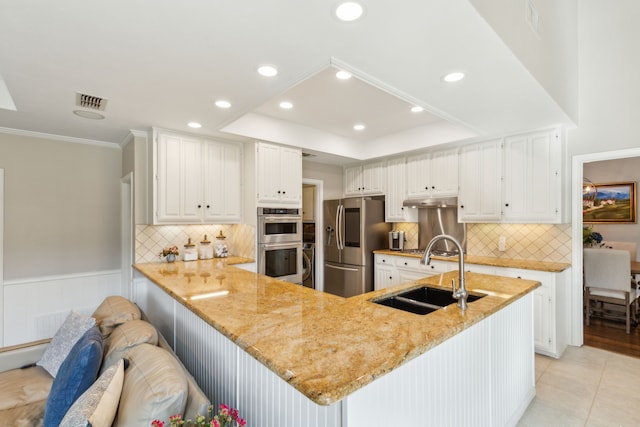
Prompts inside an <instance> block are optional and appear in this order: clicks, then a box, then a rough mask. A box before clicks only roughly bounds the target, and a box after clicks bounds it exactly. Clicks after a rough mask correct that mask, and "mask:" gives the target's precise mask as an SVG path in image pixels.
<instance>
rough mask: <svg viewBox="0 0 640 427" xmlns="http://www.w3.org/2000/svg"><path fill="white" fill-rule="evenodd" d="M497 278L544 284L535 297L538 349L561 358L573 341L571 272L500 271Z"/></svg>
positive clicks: (535, 340)
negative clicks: (504, 277) (569, 343)
mask: <svg viewBox="0 0 640 427" xmlns="http://www.w3.org/2000/svg"><path fill="white" fill-rule="evenodd" d="M496 275H498V276H506V277H514V278H521V279H528V280H537V281H538V282H540V283H541V284H542V286H540V287H539V288H536V290H535V291H534V293H533V296H534V314H533V318H534V345H535V350H536V352H537V353H541V354H544V355H547V356H551V357H555V358H559V357H560V356H562V353H563V352H564V350H565V349H566V347H567V343H568V340H569V333H570V331H569V327H570V324H569V313H570V311H571V308H570V301H569V298H570V295H569V290H570V289H569V288H570V284H569V282H570V277H571V270H570V269H566V270H564V271H563V272H560V273H553V272H546V271H534V270H522V269H516V268H500V267H497V268H496Z"/></svg>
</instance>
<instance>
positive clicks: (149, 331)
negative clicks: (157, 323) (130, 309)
mask: <svg viewBox="0 0 640 427" xmlns="http://www.w3.org/2000/svg"><path fill="white" fill-rule="evenodd" d="M144 343H148V344H151V345H158V331H156V328H155V327H154V326H153V325H152V324H151V323H149V322H145V321H144V320H130V321H129V322H127V323H125V324H122V325H120V326H118V327H117V328H115V329H114V330H113V332H111V335H110V336H109V339H108V340H107V343H106V346H105V354H104V360H103V362H102V368H101V369H100V370H101V372H104V371H106V370H107V369H108V368H109V367H111V366H112V365H113V364H114V363H116V362H117V361H118V360H120V359H122V358H123V357H124V355H125V354H126V353H127V352H128V351H129V350H130V349H131V348H133V347H135V346H137V345H140V344H144Z"/></svg>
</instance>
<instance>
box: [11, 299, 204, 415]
mask: <svg viewBox="0 0 640 427" xmlns="http://www.w3.org/2000/svg"><path fill="white" fill-rule="evenodd" d="M209 405H210V403H209V400H208V399H207V397H206V396H205V394H204V393H203V391H202V390H201V389H200V387H199V386H198V384H197V383H196V381H195V380H194V379H193V377H192V376H191V375H190V374H189V372H188V371H187V370H186V368H185V367H184V365H182V363H181V362H180V360H179V359H178V358H177V356H176V355H175V353H173V351H172V350H171V347H170V346H169V345H168V343H167V341H166V340H165V339H164V337H162V335H161V334H160V333H159V332H158V331H157V330H156V328H155V327H154V326H153V325H151V324H150V323H149V322H147V321H146V320H145V319H144V317H143V313H141V311H140V309H139V308H138V307H137V306H136V305H135V304H134V303H132V302H131V301H129V300H127V299H125V298H123V297H120V296H110V297H107V298H106V299H105V300H104V301H103V302H102V303H101V304H100V305H99V306H98V308H97V309H96V310H95V312H94V313H93V314H92V315H91V316H86V315H82V314H79V313H76V312H75V311H72V312H71V313H69V315H68V316H67V318H66V319H65V321H64V323H63V325H62V326H61V327H60V329H59V330H58V331H57V332H56V334H55V335H54V336H53V338H52V339H50V340H42V341H39V342H35V343H30V344H26V345H20V346H14V347H7V348H3V349H0V427H4V426H7V427H8V426H12V427H17V426H44V427H51V426H58V425H59V426H89V425H91V426H93V427H98V426H114V427H129V426H150V425H151V422H152V421H153V420H155V419H158V420H161V421H165V422H167V424H168V420H169V416H171V415H175V414H183V418H184V419H195V417H196V415H198V414H200V415H206V414H207V410H208V407H209Z"/></svg>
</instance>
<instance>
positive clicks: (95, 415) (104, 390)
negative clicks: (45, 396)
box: [60, 359, 124, 427]
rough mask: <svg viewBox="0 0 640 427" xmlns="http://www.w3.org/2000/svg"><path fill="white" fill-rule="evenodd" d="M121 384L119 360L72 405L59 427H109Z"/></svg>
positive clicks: (122, 376) (122, 379)
mask: <svg viewBox="0 0 640 427" xmlns="http://www.w3.org/2000/svg"><path fill="white" fill-rule="evenodd" d="M123 382H124V360H123V359H120V361H118V363H116V364H114V365H113V366H111V367H110V368H109V369H107V370H106V371H104V373H103V374H102V375H100V377H99V378H98V379H97V380H96V382H94V383H93V384H92V385H91V387H89V389H88V390H87V391H85V392H84V393H83V394H82V395H81V396H80V397H79V398H78V400H76V401H75V402H74V403H73V405H72V406H71V408H69V410H68V411H67V413H66V414H65V416H64V418H63V419H62V421H61V422H60V427H87V426H91V427H110V426H111V424H112V423H113V420H114V418H115V417H116V412H117V410H118V403H119V402H120V394H121V393H122V384H123Z"/></svg>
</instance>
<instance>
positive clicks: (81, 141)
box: [0, 127, 121, 150]
mask: <svg viewBox="0 0 640 427" xmlns="http://www.w3.org/2000/svg"><path fill="white" fill-rule="evenodd" d="M0 133H5V134H9V135H18V136H29V137H33V138H42V139H51V140H54V141H63V142H71V143H74V144H85V145H94V146H99V147H103V148H113V149H117V150H120V149H121V147H120V145H118V144H115V143H113V142H106V141H98V140H95V139H85V138H76V137H73V136H65V135H55V134H51V133H44V132H34V131H31V130H24V129H12V128H5V127H0Z"/></svg>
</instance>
